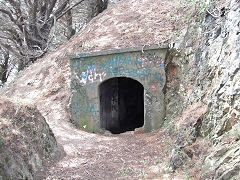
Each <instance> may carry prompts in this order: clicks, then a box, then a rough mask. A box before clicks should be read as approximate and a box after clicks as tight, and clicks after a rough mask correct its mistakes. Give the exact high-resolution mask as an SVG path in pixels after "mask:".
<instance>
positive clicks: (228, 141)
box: [165, 0, 240, 179]
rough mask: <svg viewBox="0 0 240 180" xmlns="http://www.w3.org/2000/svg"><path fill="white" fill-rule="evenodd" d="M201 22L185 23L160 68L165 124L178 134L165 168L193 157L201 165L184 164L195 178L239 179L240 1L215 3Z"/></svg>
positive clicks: (174, 167)
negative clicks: (176, 44) (164, 83)
mask: <svg viewBox="0 0 240 180" xmlns="http://www.w3.org/2000/svg"><path fill="white" fill-rule="evenodd" d="M202 18H203V20H202V21H201V22H200V23H201V24H200V25H201V28H199V27H200V26H199V22H196V19H195V21H194V22H192V23H190V25H189V27H188V29H187V33H186V35H185V37H184V38H183V40H182V41H181V42H180V46H179V47H178V48H177V50H175V51H173V52H172V53H171V52H170V56H169V59H168V64H167V66H166V71H167V74H168V75H167V79H168V83H167V86H166V105H167V116H166V122H165V123H169V124H170V126H171V123H172V124H174V125H173V126H174V129H175V130H176V131H178V133H176V131H175V132H174V133H175V138H176V141H175V144H174V148H173V153H172V156H171V159H170V164H171V167H172V168H173V169H176V168H177V167H179V166H180V165H183V164H184V163H186V162H185V161H189V162H190V161H194V159H195V158H197V159H198V163H199V161H202V162H201V163H202V165H199V164H198V163H195V164H191V163H189V164H188V163H186V164H185V165H187V164H188V166H189V167H191V168H193V167H196V168H197V166H199V167H198V168H199V169H198V171H199V170H200V171H201V175H200V176H199V178H201V179H239V177H240V174H239V172H240V158H239V157H240V156H239V155H240V141H239V139H240V72H239V69H240V3H239V1H236V0H231V1H225V2H224V3H223V2H222V3H219V4H217V5H215V6H214V7H212V8H210V7H209V8H208V10H207V14H206V15H204V16H202ZM200 29H201V31H200ZM169 124H168V125H169ZM202 139H204V142H203V141H202ZM208 141H209V142H210V143H209V144H208ZM207 146H209V148H208V152H207V150H206V147H207ZM200 151H201V152H200ZM205 157H206V158H205ZM184 159H185V160H184ZM196 172H197V171H196ZM198 174H199V173H198Z"/></svg>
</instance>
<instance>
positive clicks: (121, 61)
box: [102, 54, 133, 69]
mask: <svg viewBox="0 0 240 180" xmlns="http://www.w3.org/2000/svg"><path fill="white" fill-rule="evenodd" d="M132 61H133V60H132V57H131V56H122V55H121V54H117V55H116V56H114V57H111V58H109V60H108V61H107V62H106V63H104V64H102V69H108V68H115V67H126V66H129V65H131V64H132Z"/></svg>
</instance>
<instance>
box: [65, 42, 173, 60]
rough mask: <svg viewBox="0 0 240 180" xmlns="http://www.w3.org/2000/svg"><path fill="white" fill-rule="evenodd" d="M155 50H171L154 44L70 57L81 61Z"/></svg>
mask: <svg viewBox="0 0 240 180" xmlns="http://www.w3.org/2000/svg"><path fill="white" fill-rule="evenodd" d="M154 49H169V45H168V44H152V45H143V46H137V47H128V48H121V49H113V50H103V51H93V52H82V53H76V54H74V55H70V56H69V58H70V59H79V58H84V57H95V56H104V55H109V54H121V53H126V52H136V51H142V52H143V53H144V51H146V50H154Z"/></svg>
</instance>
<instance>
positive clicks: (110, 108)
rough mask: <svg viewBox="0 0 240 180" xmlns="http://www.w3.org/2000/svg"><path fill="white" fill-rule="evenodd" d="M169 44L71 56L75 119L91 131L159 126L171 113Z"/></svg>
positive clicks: (72, 108)
mask: <svg viewBox="0 0 240 180" xmlns="http://www.w3.org/2000/svg"><path fill="white" fill-rule="evenodd" d="M167 50H168V47H167V46H158V45H151V46H145V47H134V48H127V49H118V50H111V51H101V52H89V53H80V54H77V55H75V56H74V57H71V62H70V65H71V73H72V75H71V88H72V98H71V120H72V122H73V123H74V124H76V125H77V126H78V127H80V128H83V129H86V130H88V131H91V132H98V131H101V129H107V130H109V131H111V132H112V133H121V132H125V131H129V130H134V129H135V128H138V127H142V126H143V128H144V131H145V132H150V131H152V130H155V129H158V128H159V127H160V126H161V124H162V122H163V119H164V117H165V107H164V94H163V88H164V85H165V82H166V77H165V69H164V61H165V58H166V53H167Z"/></svg>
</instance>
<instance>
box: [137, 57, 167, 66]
mask: <svg viewBox="0 0 240 180" xmlns="http://www.w3.org/2000/svg"><path fill="white" fill-rule="evenodd" d="M137 64H138V67H139V66H140V68H146V67H157V66H161V67H163V66H164V60H163V59H158V60H152V59H149V58H147V57H140V58H138V60H137Z"/></svg>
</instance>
